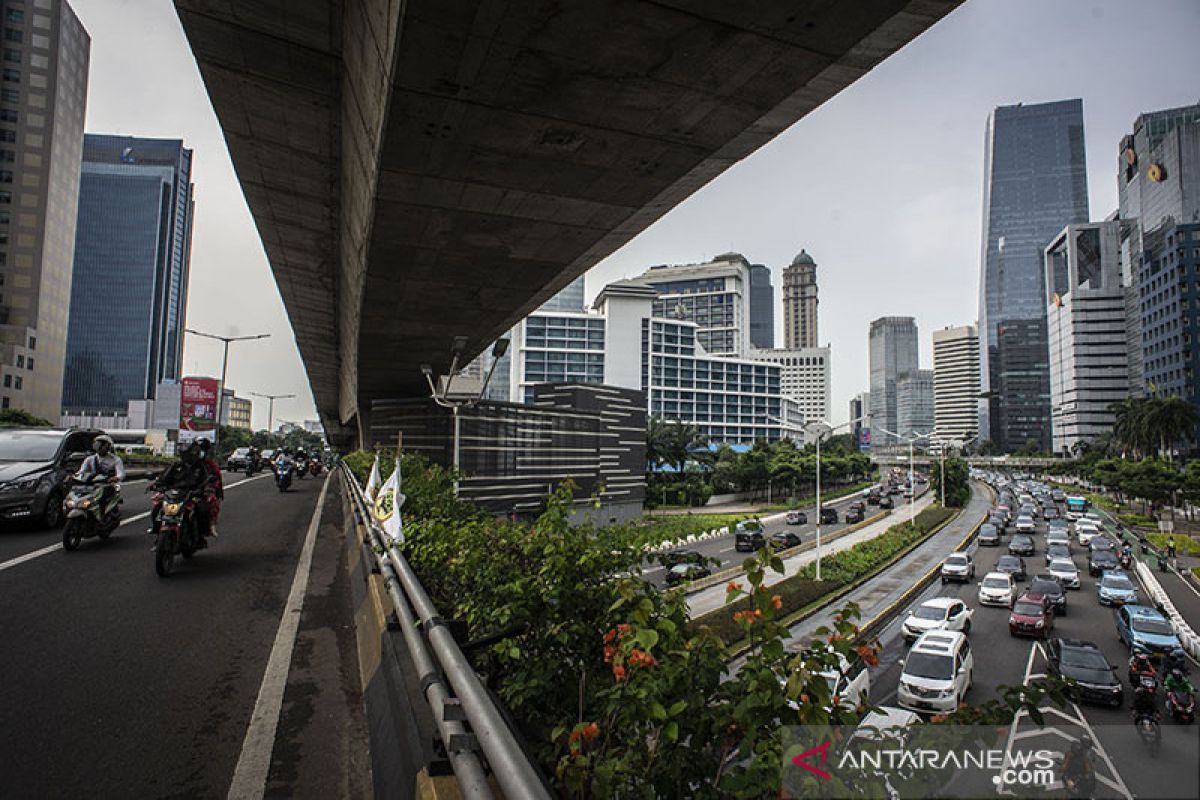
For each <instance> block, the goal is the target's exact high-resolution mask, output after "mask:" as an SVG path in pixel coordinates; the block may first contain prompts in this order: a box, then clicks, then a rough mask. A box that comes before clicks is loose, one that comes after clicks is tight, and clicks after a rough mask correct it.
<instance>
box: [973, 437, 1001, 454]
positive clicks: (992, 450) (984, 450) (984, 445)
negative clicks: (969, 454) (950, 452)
mask: <svg viewBox="0 0 1200 800" xmlns="http://www.w3.org/2000/svg"><path fill="white" fill-rule="evenodd" d="M975 452H977V453H978V454H979V455H981V456H994V455H996V443H995V442H993V441H992V440H991V439H984V440H983V441H982V442H980V443H979V447H978V448H977V449H976V451H975Z"/></svg>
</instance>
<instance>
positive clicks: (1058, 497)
mask: <svg viewBox="0 0 1200 800" xmlns="http://www.w3.org/2000/svg"><path fill="white" fill-rule="evenodd" d="M1050 498H1051V499H1052V500H1053V501H1054V502H1056V503H1065V502H1067V493H1066V492H1064V491H1063V490H1062V489H1051V490H1050Z"/></svg>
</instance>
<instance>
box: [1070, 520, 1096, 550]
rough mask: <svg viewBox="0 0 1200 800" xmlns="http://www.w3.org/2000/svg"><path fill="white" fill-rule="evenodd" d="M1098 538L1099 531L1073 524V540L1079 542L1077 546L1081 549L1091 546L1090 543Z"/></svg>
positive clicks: (1087, 526) (1088, 526)
mask: <svg viewBox="0 0 1200 800" xmlns="http://www.w3.org/2000/svg"><path fill="white" fill-rule="evenodd" d="M1097 536H1100V529H1099V528H1095V527H1092V526H1090V525H1080V524H1079V523H1078V522H1077V523H1075V538H1076V539H1078V540H1079V544H1080V545H1081V546H1083V547H1088V546H1090V545H1091V543H1092V541H1093V540H1094V539H1095V538H1096V537H1097Z"/></svg>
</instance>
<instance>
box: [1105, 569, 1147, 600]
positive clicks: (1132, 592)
mask: <svg viewBox="0 0 1200 800" xmlns="http://www.w3.org/2000/svg"><path fill="white" fill-rule="evenodd" d="M1096 599H1097V600H1099V601H1100V605H1102V606H1123V605H1126V604H1127V603H1134V604H1136V603H1137V601H1138V590H1137V586H1136V585H1135V584H1134V582H1133V581H1131V580H1130V579H1129V575H1128V574H1127V573H1126V572H1125V570H1122V569H1106V570H1105V571H1104V572H1103V573H1101V575H1100V580H1099V581H1097V582H1096Z"/></svg>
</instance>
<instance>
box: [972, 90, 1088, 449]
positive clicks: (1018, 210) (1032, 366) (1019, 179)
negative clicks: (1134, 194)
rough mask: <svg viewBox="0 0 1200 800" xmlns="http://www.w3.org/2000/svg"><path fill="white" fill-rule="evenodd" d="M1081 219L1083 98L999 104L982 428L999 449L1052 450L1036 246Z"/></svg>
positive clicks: (988, 183) (987, 156) (987, 179)
mask: <svg viewBox="0 0 1200 800" xmlns="http://www.w3.org/2000/svg"><path fill="white" fill-rule="evenodd" d="M1087 221H1088V196H1087V172H1086V165H1085V154H1084V141H1083V102H1082V101H1081V100H1063V101H1059V102H1053V103H1039V104H1035V105H1016V106H1000V107H998V108H996V109H995V110H994V111H993V112H992V113H991V114H990V115H989V116H988V124H987V136H986V139H985V142H984V188H983V252H982V257H981V259H980V261H981V270H982V277H981V280H980V297H979V338H980V347H979V353H980V384H981V387H982V389H983V392H984V393H985V394H986V395H987V397H988V399H987V401H986V402H984V403H982V404H981V407H980V430H981V431H983V433H982V434H981V436H987V437H990V438H991V440H992V441H993V443H995V444H996V445H997V446H998V447H999V448H1000V449H1001V450H1006V451H1007V450H1013V449H1016V448H1018V447H1021V446H1023V445H1025V444H1026V443H1028V442H1030V441H1033V442H1034V443H1036V444H1037V445H1038V446H1039V447H1041V448H1043V449H1048V448H1049V447H1050V437H1049V430H1050V376H1049V363H1048V360H1047V357H1046V355H1045V354H1046V347H1047V345H1046V325H1045V319H1046V313H1045V311H1046V310H1045V298H1046V281H1045V275H1044V270H1043V250H1044V248H1045V247H1046V245H1047V244H1048V243H1049V242H1050V240H1051V239H1052V238H1053V237H1054V236H1055V235H1057V234H1058V233H1059V231H1061V230H1062V229H1063V226H1065V225H1069V224H1071V223H1083V222H1087Z"/></svg>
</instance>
